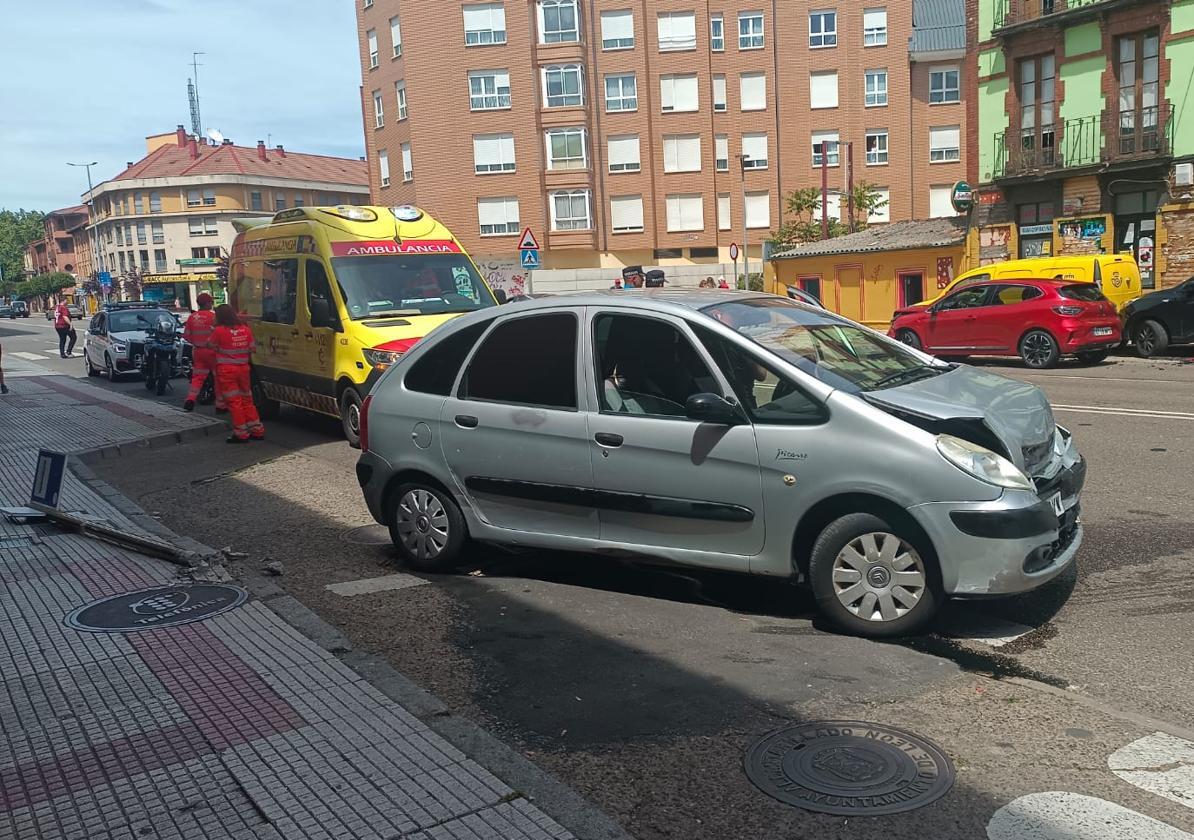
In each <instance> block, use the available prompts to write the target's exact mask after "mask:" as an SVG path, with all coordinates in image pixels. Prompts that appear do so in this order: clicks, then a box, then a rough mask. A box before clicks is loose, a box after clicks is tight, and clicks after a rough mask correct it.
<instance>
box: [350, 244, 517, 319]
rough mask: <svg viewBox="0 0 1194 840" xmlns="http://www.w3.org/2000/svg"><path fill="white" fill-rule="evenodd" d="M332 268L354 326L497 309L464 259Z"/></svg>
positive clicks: (378, 261) (427, 257)
mask: <svg viewBox="0 0 1194 840" xmlns="http://www.w3.org/2000/svg"><path fill="white" fill-rule="evenodd" d="M332 268H333V269H334V270H335V273H336V281H337V282H338V283H339V285H340V293H341V294H342V295H343V296H344V300H345V303H346V304H347V305H348V314H349V317H350V318H352V319H353V320H354V321H359V320H361V319H362V318H376V317H383V316H387V315H394V316H401V315H430V314H438V313H444V312H472V311H473V310H474V309H484V308H485V307H487V306H495V305H496V304H497V302H496V301H495V300H494V299H493V294H492V293H490V291H489V289H488V288H487V287H486V285H485V283H484V282H483V281H482V280H481V275H479V274H478V273H477V269H475V268H474V267H473V264H472V262H471V261H470V260H469V258H468V257H466V256H465V255H464V254H388V255H385V256H364V257H337V258H335V259H333V260H332Z"/></svg>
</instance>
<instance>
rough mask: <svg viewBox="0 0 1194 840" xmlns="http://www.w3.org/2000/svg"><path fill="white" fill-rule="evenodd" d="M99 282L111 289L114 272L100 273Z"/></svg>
mask: <svg viewBox="0 0 1194 840" xmlns="http://www.w3.org/2000/svg"><path fill="white" fill-rule="evenodd" d="M99 282H100V285H101V286H104V287H110V286H111V285H112V272H110V271H101V272H99Z"/></svg>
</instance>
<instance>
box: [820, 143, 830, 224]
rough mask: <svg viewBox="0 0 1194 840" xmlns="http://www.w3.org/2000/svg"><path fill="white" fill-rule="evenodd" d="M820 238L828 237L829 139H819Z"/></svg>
mask: <svg viewBox="0 0 1194 840" xmlns="http://www.w3.org/2000/svg"><path fill="white" fill-rule="evenodd" d="M821 238H822V239H828V238H829V141H828V140H822V141H821Z"/></svg>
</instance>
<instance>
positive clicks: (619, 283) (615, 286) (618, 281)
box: [610, 277, 622, 292]
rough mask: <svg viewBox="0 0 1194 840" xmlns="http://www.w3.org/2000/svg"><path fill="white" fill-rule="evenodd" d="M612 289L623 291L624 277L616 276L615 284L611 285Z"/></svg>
mask: <svg viewBox="0 0 1194 840" xmlns="http://www.w3.org/2000/svg"><path fill="white" fill-rule="evenodd" d="M610 289H611V290H612V291H618V292H620V291H622V278H621V277H617V278H615V279H614V284H613V285H612V286H610Z"/></svg>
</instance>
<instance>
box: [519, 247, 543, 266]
mask: <svg viewBox="0 0 1194 840" xmlns="http://www.w3.org/2000/svg"><path fill="white" fill-rule="evenodd" d="M519 253H520V254H521V255H522V267H523V268H524V269H526V270H527V271H532V270H534V269H536V268H538V267H539V252H538V251H536V250H534V249H533V248H523V249H522V250H521V251H520V252H519Z"/></svg>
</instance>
